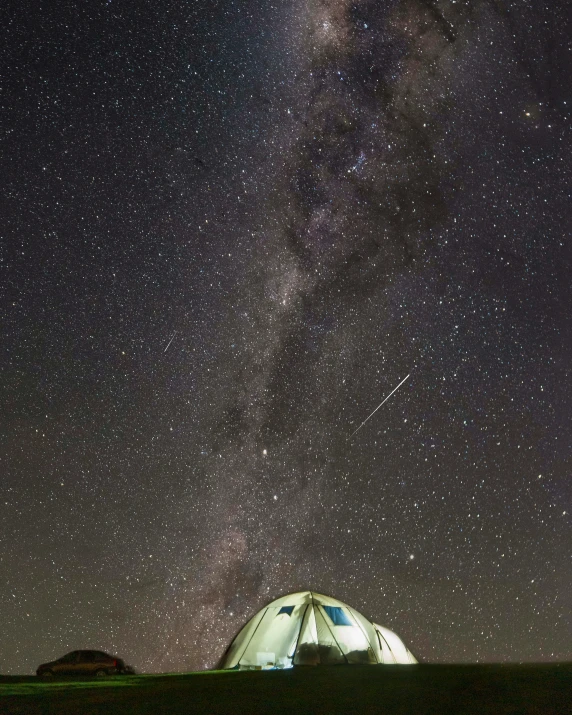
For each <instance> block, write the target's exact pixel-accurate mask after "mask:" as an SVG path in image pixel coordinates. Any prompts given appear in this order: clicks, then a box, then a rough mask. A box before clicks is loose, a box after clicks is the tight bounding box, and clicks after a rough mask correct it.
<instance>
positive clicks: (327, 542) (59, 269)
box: [0, 0, 572, 673]
mask: <svg viewBox="0 0 572 715" xmlns="http://www.w3.org/2000/svg"><path fill="white" fill-rule="evenodd" d="M5 12H6V15H5V20H4V21H3V23H2V30H1V32H2V33H3V35H4V36H3V40H2V43H0V56H1V59H0V66H1V67H2V68H3V76H2V83H1V90H0V107H1V115H2V118H3V119H2V129H1V151H0V170H1V175H2V179H3V180H2V192H1V198H0V202H1V203H0V216H1V218H2V221H1V254H0V270H1V273H2V278H1V280H0V301H1V302H0V315H1V326H2V327H1V331H2V333H1V339H0V350H1V353H0V370H1V373H0V374H1V379H0V423H1V428H0V480H1V481H0V543H1V544H2V549H1V550H0V613H1V614H2V617H1V620H0V642H1V643H2V646H1V649H0V672H5V673H28V672H33V671H34V670H35V667H36V666H37V665H38V664H39V663H41V662H45V661H48V660H52V659H54V658H56V657H58V656H60V655H62V654H63V653H65V652H67V651H69V650H72V649H76V648H97V649H103V650H107V651H109V652H113V653H115V654H118V655H120V656H121V657H123V658H124V659H125V660H126V661H127V662H129V663H131V664H133V665H134V666H135V667H136V668H137V669H139V670H140V671H141V672H160V671H184V670H191V669H202V668H208V667H213V666H214V665H215V663H216V662H217V660H218V659H219V658H220V656H221V655H222V653H223V652H224V650H225V648H226V646H227V645H228V643H229V642H230V640H231V639H232V637H233V636H234V634H235V633H236V632H237V631H238V629H239V628H240V627H241V626H242V625H243V623H244V622H245V621H246V619H247V618H249V617H250V616H252V615H253V614H254V613H255V612H256V611H257V610H258V609H259V608H261V607H262V606H263V605H265V604H266V603H267V602H268V601H270V600H272V599H274V598H277V597H278V596H281V595H283V594H285V593H288V592H292V591H297V590H303V589H312V590H315V591H318V592H321V593H326V594H329V595H333V596H335V597H337V598H339V599H340V600H342V601H344V602H347V603H349V604H350V605H351V606H353V607H354V608H356V609H357V610H359V611H360V612H362V613H363V614H364V615H365V616H367V617H369V618H371V619H372V620H375V621H376V622H378V623H381V624H383V625H385V626H387V627H389V628H391V629H393V630H395V631H396V632H397V633H398V634H399V635H400V636H401V637H402V638H403V639H404V641H405V643H406V644H407V645H408V646H409V648H410V649H411V650H412V652H413V653H414V654H415V655H416V656H417V657H418V658H419V660H421V661H425V662H485V661H557V660H565V659H568V660H570V659H571V658H572V652H571V650H570V647H571V646H570V643H571V642H572V620H571V615H570V614H571V613H572V600H571V595H570V594H571V591H570V582H571V579H572V567H571V563H570V556H571V545H572V539H571V531H570V525H571V521H570V514H571V511H570V499H571V497H572V486H571V484H572V482H571V478H570V472H571V469H572V452H571V438H570V434H571V430H572V385H571V379H572V374H571V367H570V365H571V360H572V317H571V315H572V314H571V311H570V306H571V305H572V283H571V280H570V275H571V269H572V248H571V242H570V228H569V227H570V221H569V217H570V180H571V175H572V134H571V127H570V110H571V108H572V93H571V92H570V76H572V52H571V48H570V9H569V7H567V3H565V2H564V1H563V0H554V1H553V2H551V3H537V2H532V0H517V1H515V2H511V1H510V0H473V1H472V2H467V1H465V0H353V1H351V0H285V2H277V3H270V2H263V0H240V2H239V1H238V0H178V2H176V1H175V0H165V2H160V3H157V2H150V1H149V0H89V2H81V3H80V2H77V1H76V2H74V0H65V1H64V2H60V3H58V4H57V9H56V8H55V7H54V5H53V3H48V2H44V1H43V0H34V2H32V1H31V0H20V1H19V2H17V3H16V2H12V3H8V5H7V11H6V10H5ZM406 375H410V377H409V379H408V380H407V381H406V382H405V383H404V384H403V385H402V386H401V387H400V389H399V390H398V391H397V392H396V393H395V394H394V395H393V396H392V397H391V398H390V399H389V400H388V401H387V402H386V403H385V404H384V405H383V406H382V407H381V408H380V409H379V410H378V411H377V412H376V413H375V415H374V416H373V417H372V418H371V419H370V420H369V421H368V422H367V423H366V424H365V425H363V427H362V428H361V429H360V430H359V431H358V432H356V433H355V434H354V435H353V436H350V435H352V432H354V430H356V429H357V428H358V426H359V425H360V424H361V423H362V422H363V421H364V420H365V419H366V417H367V416H368V415H369V414H370V413H371V412H372V411H373V410H374V409H375V408H376V407H377V405H379V403H380V402H381V401H382V400H383V399H384V397H386V396H387V395H388V394H389V393H390V392H391V390H393V389H394V388H395V387H396V386H397V385H398V384H399V382H400V381H401V380H403V379H404V378H405V376H406Z"/></svg>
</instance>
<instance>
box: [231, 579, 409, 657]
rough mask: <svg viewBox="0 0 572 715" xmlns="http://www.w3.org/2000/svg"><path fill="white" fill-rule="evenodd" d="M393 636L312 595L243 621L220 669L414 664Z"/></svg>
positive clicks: (333, 602) (334, 601) (285, 598)
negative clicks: (245, 622)
mask: <svg viewBox="0 0 572 715" xmlns="http://www.w3.org/2000/svg"><path fill="white" fill-rule="evenodd" d="M416 662H417V661H416V660H415V658H413V656H412V655H411V653H410V652H409V650H408V649H407V648H406V647H405V645H404V644H403V642H402V641H401V639H400V638H399V637H398V636H397V635H395V633H393V632H392V631H390V630H389V629H387V628H383V627H382V626H377V625H374V624H372V623H371V622H370V621H368V620H367V619H366V618H365V617H364V616H362V614H361V613H359V612H358V611H356V610H355V609H353V608H351V607H350V606H348V605H347V604H345V603H342V602H341V601H338V600H337V599H335V598H331V597H329V596H324V595H322V594H319V593H314V592H312V591H302V592H300V593H292V594H290V595H288V596H283V597H282V598H279V599H277V600H276V601H273V602H272V603H270V604H268V606H266V607H265V608H263V609H262V610H261V611H259V612H258V613H257V614H256V615H255V616H254V617H253V618H251V619H250V621H248V623H247V624H246V625H245V626H244V628H243V629H242V630H241V631H240V632H239V633H238V635H237V636H236V638H235V639H234V640H233V641H232V643H231V644H230V646H229V648H228V650H227V652H226V653H225V655H224V656H223V658H222V660H221V663H220V666H219V667H221V668H223V669H231V668H239V669H246V670H266V669H272V668H291V667H292V666H293V665H334V664H342V663H369V664H372V665H373V664H385V663H416Z"/></svg>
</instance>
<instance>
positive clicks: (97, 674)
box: [95, 668, 107, 678]
mask: <svg viewBox="0 0 572 715" xmlns="http://www.w3.org/2000/svg"><path fill="white" fill-rule="evenodd" d="M95 677H96V678H106V677H107V671H106V670H103V669H102V668H100V669H99V670H96V671H95Z"/></svg>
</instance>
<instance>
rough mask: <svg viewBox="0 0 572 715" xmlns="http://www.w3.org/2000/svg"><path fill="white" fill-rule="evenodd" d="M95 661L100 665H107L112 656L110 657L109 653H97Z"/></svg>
mask: <svg viewBox="0 0 572 715" xmlns="http://www.w3.org/2000/svg"><path fill="white" fill-rule="evenodd" d="M95 659H96V661H97V662H98V663H105V662H106V661H108V660H110V656H108V655H107V653H101V652H100V651H97V652H96V653H95Z"/></svg>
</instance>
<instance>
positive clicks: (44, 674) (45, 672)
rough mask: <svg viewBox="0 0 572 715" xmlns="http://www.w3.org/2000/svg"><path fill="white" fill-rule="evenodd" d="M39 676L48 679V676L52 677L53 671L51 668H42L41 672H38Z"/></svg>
mask: <svg viewBox="0 0 572 715" xmlns="http://www.w3.org/2000/svg"><path fill="white" fill-rule="evenodd" d="M38 675H39V677H40V678H43V679H44V680H50V678H53V677H54V671H53V670H42V672H41V673H38Z"/></svg>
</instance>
